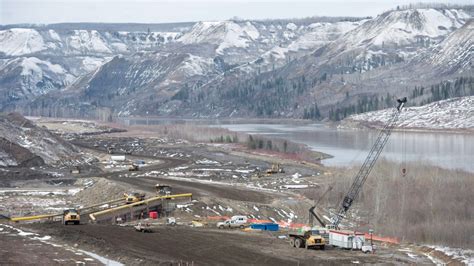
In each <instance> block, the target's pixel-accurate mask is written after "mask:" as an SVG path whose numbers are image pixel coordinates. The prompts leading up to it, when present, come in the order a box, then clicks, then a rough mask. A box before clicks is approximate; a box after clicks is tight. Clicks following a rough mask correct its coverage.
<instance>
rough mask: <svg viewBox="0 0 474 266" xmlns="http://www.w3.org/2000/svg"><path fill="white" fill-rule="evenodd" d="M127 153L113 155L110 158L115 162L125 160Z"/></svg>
mask: <svg viewBox="0 0 474 266" xmlns="http://www.w3.org/2000/svg"><path fill="white" fill-rule="evenodd" d="M125 159H126V158H125V155H112V156H110V160H112V161H114V162H125Z"/></svg>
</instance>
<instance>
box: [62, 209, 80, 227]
mask: <svg viewBox="0 0 474 266" xmlns="http://www.w3.org/2000/svg"><path fill="white" fill-rule="evenodd" d="M70 223H72V224H76V225H77V224H80V223H81V216H80V215H79V212H78V211H77V210H76V209H67V210H64V212H63V224H64V225H68V224H70Z"/></svg>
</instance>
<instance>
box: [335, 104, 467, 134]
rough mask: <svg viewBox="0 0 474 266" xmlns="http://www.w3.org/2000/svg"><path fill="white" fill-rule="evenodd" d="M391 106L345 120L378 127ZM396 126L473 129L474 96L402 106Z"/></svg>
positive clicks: (386, 119)
mask: <svg viewBox="0 0 474 266" xmlns="http://www.w3.org/2000/svg"><path fill="white" fill-rule="evenodd" d="M393 112H394V109H385V110H380V111H375V112H368V113H363V114H358V115H353V116H350V117H348V118H347V119H345V121H344V122H345V123H351V122H358V123H360V124H362V125H368V126H380V125H383V124H385V123H387V121H388V119H389V118H390V115H391V114H392V113H393ZM396 127H398V128H408V129H437V130H446V129H447V130H450V129H456V130H460V129H466V130H474V96H470V97H460V98H453V99H449V100H444V101H439V102H434V103H430V104H427V105H424V106H419V107H408V108H405V109H404V110H403V112H402V114H400V119H399V122H398V123H397V125H396Z"/></svg>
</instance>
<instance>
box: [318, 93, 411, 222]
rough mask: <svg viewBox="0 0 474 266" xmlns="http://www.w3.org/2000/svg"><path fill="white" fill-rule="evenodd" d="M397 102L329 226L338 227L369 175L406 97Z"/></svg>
mask: <svg viewBox="0 0 474 266" xmlns="http://www.w3.org/2000/svg"><path fill="white" fill-rule="evenodd" d="M397 102H398V106H397V108H395V109H394V110H393V112H392V114H391V115H390V119H389V121H388V123H387V124H386V125H385V126H384V127H383V129H382V130H381V131H380V133H379V135H378V136H377V139H376V141H375V143H374V145H373V146H372V149H371V150H370V152H369V155H368V156H367V158H366V159H365V161H364V163H363V164H362V167H361V168H360V170H359V172H358V173H357V175H356V176H355V177H354V181H353V183H352V185H351V188H350V189H349V191H348V192H347V194H346V196H345V197H344V199H343V200H342V202H341V203H340V206H339V209H338V211H337V212H336V213H335V214H334V215H333V216H332V217H331V226H333V227H334V228H339V224H340V223H341V221H342V219H343V218H344V217H345V216H346V213H347V212H348V211H349V209H350V207H351V206H352V203H353V202H354V200H355V198H356V197H357V195H358V194H359V192H360V190H361V189H362V186H363V185H364V183H365V181H366V180H367V177H368V176H369V174H370V171H372V168H373V167H374V165H375V162H377V159H378V158H379V155H380V153H381V152H382V150H383V148H384V146H385V144H386V143H387V141H388V139H389V137H390V134H392V130H393V127H394V126H395V124H396V122H397V121H398V118H399V116H400V113H401V111H402V109H403V106H404V105H405V103H406V102H407V98H406V97H405V98H403V99H398V100H397ZM313 208H314V207H313ZM310 212H311V210H310Z"/></svg>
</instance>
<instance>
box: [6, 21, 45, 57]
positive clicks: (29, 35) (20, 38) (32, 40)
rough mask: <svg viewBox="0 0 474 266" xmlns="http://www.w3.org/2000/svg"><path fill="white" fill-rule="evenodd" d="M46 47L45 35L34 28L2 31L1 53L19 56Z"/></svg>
mask: <svg viewBox="0 0 474 266" xmlns="http://www.w3.org/2000/svg"><path fill="white" fill-rule="evenodd" d="M46 48H47V47H46V45H45V43H44V40H43V37H42V36H41V35H40V34H39V32H38V31H36V30H34V29H22V28H13V29H8V30H2V31H0V53H4V54H6V55H12V56H17V55H23V54H31V53H35V52H39V51H42V50H45V49H46Z"/></svg>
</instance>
